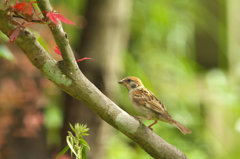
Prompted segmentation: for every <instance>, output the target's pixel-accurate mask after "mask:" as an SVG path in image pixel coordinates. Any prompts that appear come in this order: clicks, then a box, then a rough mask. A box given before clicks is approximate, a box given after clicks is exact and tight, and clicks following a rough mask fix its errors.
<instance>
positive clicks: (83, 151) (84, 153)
mask: <svg viewBox="0 0 240 159" xmlns="http://www.w3.org/2000/svg"><path fill="white" fill-rule="evenodd" d="M82 159H87V152H86V149H85V147H84V148H83V149H82Z"/></svg>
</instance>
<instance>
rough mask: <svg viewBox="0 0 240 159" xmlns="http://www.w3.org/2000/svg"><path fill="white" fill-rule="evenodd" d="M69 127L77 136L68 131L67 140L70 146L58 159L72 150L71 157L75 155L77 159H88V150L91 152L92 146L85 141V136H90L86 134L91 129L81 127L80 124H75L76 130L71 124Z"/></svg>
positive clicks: (85, 126) (84, 126)
mask: <svg viewBox="0 0 240 159" xmlns="http://www.w3.org/2000/svg"><path fill="white" fill-rule="evenodd" d="M69 125H70V127H71V129H72V131H73V132H74V133H75V136H74V135H73V134H72V132H70V131H68V136H67V138H66V140H67V144H68V145H67V146H66V147H65V148H64V149H63V150H62V151H61V152H60V154H59V155H58V156H57V158H58V157H60V156H61V155H63V154H64V153H66V152H67V150H68V149H69V148H70V150H71V156H72V154H73V153H74V155H75V156H76V158H77V159H87V153H86V149H88V150H90V146H89V145H88V143H87V142H86V141H85V140H83V136H88V135H89V134H87V133H86V132H87V131H88V130H89V128H87V125H83V124H82V125H80V124H79V123H76V124H75V128H74V127H73V126H72V125H71V124H70V123H69Z"/></svg>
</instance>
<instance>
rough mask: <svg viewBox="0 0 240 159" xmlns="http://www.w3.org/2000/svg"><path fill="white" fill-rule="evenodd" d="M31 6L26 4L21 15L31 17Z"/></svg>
mask: <svg viewBox="0 0 240 159" xmlns="http://www.w3.org/2000/svg"><path fill="white" fill-rule="evenodd" d="M32 8H33V6H32V4H31V3H28V5H26V7H25V8H24V10H23V14H28V15H32Z"/></svg>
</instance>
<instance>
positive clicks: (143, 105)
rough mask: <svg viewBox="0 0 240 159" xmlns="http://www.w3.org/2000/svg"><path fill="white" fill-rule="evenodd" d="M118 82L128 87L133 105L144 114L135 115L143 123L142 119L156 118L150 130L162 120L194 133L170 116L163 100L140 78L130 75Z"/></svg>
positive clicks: (186, 131) (183, 131)
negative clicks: (146, 86) (145, 85)
mask: <svg viewBox="0 0 240 159" xmlns="http://www.w3.org/2000/svg"><path fill="white" fill-rule="evenodd" d="M118 83H119V84H121V85H124V86H125V87H126V88H127V89H128V91H129V98H130V101H131V104H132V106H133V107H134V109H135V110H136V111H137V112H138V113H139V114H141V115H142V116H135V115H133V117H135V118H137V119H138V120H139V121H140V122H141V123H142V121H141V120H140V119H147V120H155V121H154V123H152V124H151V125H149V126H148V128H149V129H150V130H152V131H153V128H151V127H152V126H153V125H155V124H157V123H158V120H160V121H163V122H166V123H169V124H172V125H174V126H176V127H177V128H178V129H179V130H180V131H181V132H182V133H183V134H184V135H185V134H188V133H189V134H190V133H192V131H191V130H189V129H188V128H186V127H185V126H184V125H182V124H180V123H179V122H177V121H176V120H174V119H173V118H172V117H171V116H170V114H169V113H168V112H167V109H166V107H165V106H164V105H163V104H162V102H161V101H160V100H159V99H158V98H157V97H156V96H155V95H154V94H153V93H152V92H151V91H149V90H148V89H147V88H145V87H144V85H143V83H142V81H141V80H140V79H139V78H137V77H133V76H129V77H126V78H124V79H122V80H120V81H119V82H118Z"/></svg>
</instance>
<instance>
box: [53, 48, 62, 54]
mask: <svg viewBox="0 0 240 159" xmlns="http://www.w3.org/2000/svg"><path fill="white" fill-rule="evenodd" d="M53 51H54V52H56V53H57V54H58V55H60V56H62V54H61V52H60V50H59V48H58V47H56V49H53Z"/></svg>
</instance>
